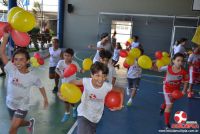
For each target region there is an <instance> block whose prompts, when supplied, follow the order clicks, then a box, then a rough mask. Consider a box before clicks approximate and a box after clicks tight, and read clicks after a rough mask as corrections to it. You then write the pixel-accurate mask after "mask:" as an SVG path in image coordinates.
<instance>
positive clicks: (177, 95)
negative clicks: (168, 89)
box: [172, 90, 183, 99]
mask: <svg viewBox="0 0 200 134" xmlns="http://www.w3.org/2000/svg"><path fill="white" fill-rule="evenodd" d="M182 97H183V93H182V92H181V91H180V90H174V91H173V92H172V98H174V99H180V98H182Z"/></svg>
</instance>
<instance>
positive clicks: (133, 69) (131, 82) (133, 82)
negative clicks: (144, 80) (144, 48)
mask: <svg viewBox="0 0 200 134" xmlns="http://www.w3.org/2000/svg"><path fill="white" fill-rule="evenodd" d="M141 75H142V68H141V67H140V66H139V65H138V63H137V59H136V60H135V63H134V64H133V65H132V66H130V67H129V69H128V72H127V80H128V88H127V95H128V96H129V100H128V102H127V103H126V105H127V106H131V105H132V101H133V98H134V97H135V95H136V92H137V89H138V87H139V84H140V79H141Z"/></svg>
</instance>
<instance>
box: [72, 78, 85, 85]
mask: <svg viewBox="0 0 200 134" xmlns="http://www.w3.org/2000/svg"><path fill="white" fill-rule="evenodd" d="M69 83H72V84H75V85H83V80H82V79H80V80H72V81H70V82H69Z"/></svg>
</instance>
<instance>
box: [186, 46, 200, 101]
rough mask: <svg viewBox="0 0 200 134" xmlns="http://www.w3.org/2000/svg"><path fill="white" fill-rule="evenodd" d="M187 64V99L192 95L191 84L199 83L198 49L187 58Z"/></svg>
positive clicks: (199, 55) (199, 61) (199, 62)
mask: <svg viewBox="0 0 200 134" xmlns="http://www.w3.org/2000/svg"><path fill="white" fill-rule="evenodd" d="M188 64H189V76H190V77H189V78H190V80H189V89H188V97H189V98H191V97H192V95H193V91H192V86H193V84H199V83H200V47H197V48H195V50H194V53H193V54H191V55H190V56H189V58H188Z"/></svg>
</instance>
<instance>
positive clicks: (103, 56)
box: [99, 50, 117, 86]
mask: <svg viewBox="0 0 200 134" xmlns="http://www.w3.org/2000/svg"><path fill="white" fill-rule="evenodd" d="M99 56H100V60H99V61H100V62H101V63H103V64H105V65H106V66H107V67H108V69H109V73H108V76H107V82H109V83H111V84H112V85H113V86H114V85H115V81H116V77H117V74H116V71H115V68H114V66H113V65H112V64H111V63H110V59H111V57H112V54H111V53H110V52H109V51H107V50H101V51H100V52H99Z"/></svg>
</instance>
